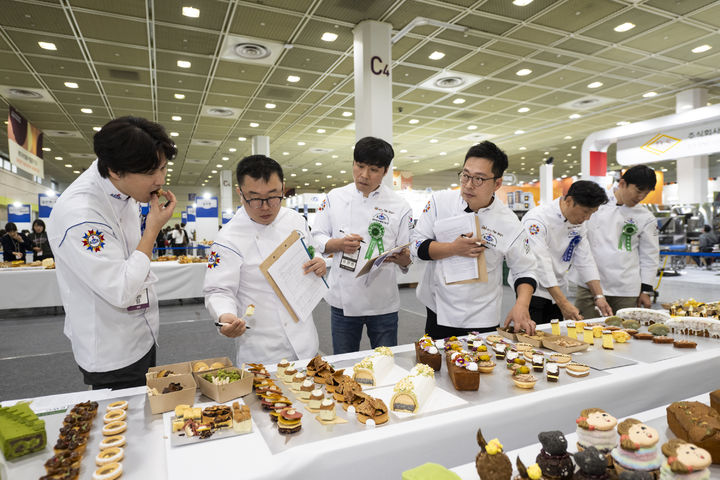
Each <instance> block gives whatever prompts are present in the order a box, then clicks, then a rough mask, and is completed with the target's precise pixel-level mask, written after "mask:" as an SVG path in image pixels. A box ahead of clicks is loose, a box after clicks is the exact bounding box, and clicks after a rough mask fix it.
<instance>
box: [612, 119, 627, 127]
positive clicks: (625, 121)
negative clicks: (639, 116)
mask: <svg viewBox="0 0 720 480" xmlns="http://www.w3.org/2000/svg"><path fill="white" fill-rule="evenodd" d="M615 125H617V126H618V127H624V126H625V125H630V122H628V121H627V120H623V121H621V122H617V123H616V124H615Z"/></svg>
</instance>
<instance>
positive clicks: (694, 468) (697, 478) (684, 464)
mask: <svg viewBox="0 0 720 480" xmlns="http://www.w3.org/2000/svg"><path fill="white" fill-rule="evenodd" d="M662 453H663V455H665V457H666V459H665V461H664V462H663V464H662V466H661V467H660V480H708V479H709V478H710V470H709V468H708V467H709V466H710V464H711V463H712V457H711V456H710V453H709V452H708V451H707V450H705V449H703V448H700V447H698V446H696V445H693V444H692V443H687V442H686V441H684V440H681V439H679V438H673V439H672V440H670V441H669V442H667V443H665V444H663V446H662Z"/></svg>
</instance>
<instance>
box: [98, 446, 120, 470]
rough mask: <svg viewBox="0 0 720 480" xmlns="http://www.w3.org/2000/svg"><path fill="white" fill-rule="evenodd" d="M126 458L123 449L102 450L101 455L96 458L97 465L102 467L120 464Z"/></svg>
mask: <svg viewBox="0 0 720 480" xmlns="http://www.w3.org/2000/svg"><path fill="white" fill-rule="evenodd" d="M124 456H125V451H124V450H123V449H122V447H110V448H106V449H105V450H100V453H98V454H97V456H96V457H95V463H96V464H97V465H98V466H99V467H101V466H103V465H106V464H108V463H115V462H120V461H122V459H123V458H124Z"/></svg>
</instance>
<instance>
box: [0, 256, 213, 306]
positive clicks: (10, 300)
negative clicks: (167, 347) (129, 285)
mask: <svg viewBox="0 0 720 480" xmlns="http://www.w3.org/2000/svg"><path fill="white" fill-rule="evenodd" d="M150 270H151V271H152V272H153V273H154V274H155V275H157V277H158V281H157V283H156V284H155V292H156V293H157V295H158V299H159V300H175V299H179V298H194V297H202V296H203V294H202V288H203V282H204V281H205V272H206V271H207V264H206V263H205V262H202V263H185V264H179V263H178V262H177V261H175V262H152V263H151V264H150ZM0 291H2V295H1V296H0V310H3V309H7V308H35V307H57V306H60V305H62V299H61V298H60V291H59V290H58V284H57V277H56V271H55V270H45V269H44V268H42V267H35V268H22V269H13V268H2V269H0Z"/></svg>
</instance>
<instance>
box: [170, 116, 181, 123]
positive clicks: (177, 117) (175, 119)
mask: <svg viewBox="0 0 720 480" xmlns="http://www.w3.org/2000/svg"><path fill="white" fill-rule="evenodd" d="M170 118H171V119H172V120H173V121H174V122H179V121H181V120H182V117H181V116H180V115H173V116H172V117H170Z"/></svg>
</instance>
